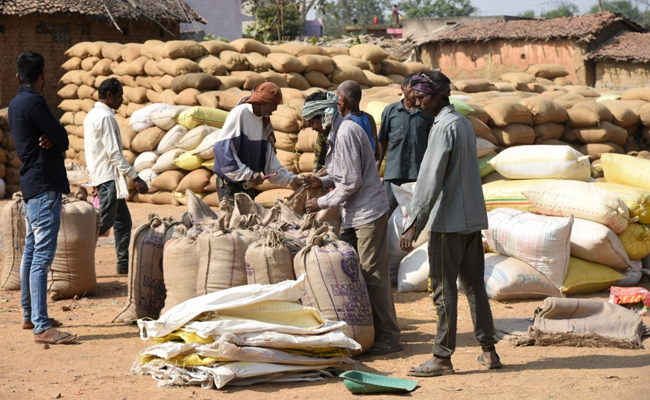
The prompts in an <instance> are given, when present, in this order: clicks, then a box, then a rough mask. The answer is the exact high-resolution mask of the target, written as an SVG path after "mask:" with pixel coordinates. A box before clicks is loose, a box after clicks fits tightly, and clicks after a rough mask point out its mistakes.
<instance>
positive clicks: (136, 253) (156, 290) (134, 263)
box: [113, 192, 178, 323]
mask: <svg viewBox="0 0 650 400" xmlns="http://www.w3.org/2000/svg"><path fill="white" fill-rule="evenodd" d="M159 193H160V192H159ZM159 193H156V194H155V195H154V196H157V195H158V194H159ZM177 224H178V223H177V222H176V221H174V220H172V219H170V218H164V219H161V218H160V217H158V216H157V215H156V214H153V213H152V214H149V222H148V223H146V224H144V225H141V226H140V227H139V228H138V229H136V231H135V233H134V234H133V239H132V241H131V246H130V248H129V253H130V257H131V260H130V262H129V293H128V296H127V298H128V302H127V304H126V306H125V307H124V309H123V310H122V311H121V312H120V313H119V314H118V315H117V316H116V317H115V319H113V322H124V323H130V322H133V321H134V320H136V319H139V318H146V317H149V318H153V319H158V317H159V316H160V310H161V309H162V308H163V306H164V305H165V280H164V276H163V271H162V265H163V249H164V247H165V243H167V241H168V240H169V239H170V237H171V235H172V233H173V228H174V226H176V225H177Z"/></svg>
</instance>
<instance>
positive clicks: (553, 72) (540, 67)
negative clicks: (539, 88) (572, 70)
mask: <svg viewBox="0 0 650 400" xmlns="http://www.w3.org/2000/svg"><path fill="white" fill-rule="evenodd" d="M527 72H528V73H529V74H532V75H534V76H539V77H541V78H546V79H555V78H560V77H564V76H567V75H569V71H567V70H566V69H565V68H564V67H563V66H561V65H559V64H534V65H531V66H530V67H528V71H527Z"/></svg>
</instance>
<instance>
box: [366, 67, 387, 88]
mask: <svg viewBox="0 0 650 400" xmlns="http://www.w3.org/2000/svg"><path fill="white" fill-rule="evenodd" d="M362 72H363V74H364V75H365V76H366V79H367V80H368V85H369V86H371V87H376V86H388V85H390V84H392V83H393V81H391V80H390V79H389V78H387V77H385V76H382V75H377V74H375V73H374V72H370V71H365V70H364V71H362Z"/></svg>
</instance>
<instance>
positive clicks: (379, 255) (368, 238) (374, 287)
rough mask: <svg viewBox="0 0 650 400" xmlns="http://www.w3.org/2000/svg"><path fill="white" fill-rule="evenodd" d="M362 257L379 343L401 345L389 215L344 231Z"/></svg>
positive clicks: (345, 239) (349, 242)
mask: <svg viewBox="0 0 650 400" xmlns="http://www.w3.org/2000/svg"><path fill="white" fill-rule="evenodd" d="M339 238H340V239H341V240H343V241H344V242H346V243H348V244H350V245H351V246H352V247H354V249H355V250H356V251H357V253H358V254H359V262H360V263H361V270H362V273H363V279H364V280H365V281H366V286H367V287H368V296H369V297H370V304H371V305H372V319H373V323H374V325H375V342H382V343H388V344H390V345H395V344H397V343H399V337H400V329H399V325H398V324H397V314H396V312H395V303H393V292H392V287H391V284H390V273H389V271H388V214H384V215H383V216H381V217H379V218H378V219H377V220H375V221H373V222H370V223H369V224H366V225H362V226H358V227H355V228H348V229H344V230H343V231H342V232H341V235H340V236H339Z"/></svg>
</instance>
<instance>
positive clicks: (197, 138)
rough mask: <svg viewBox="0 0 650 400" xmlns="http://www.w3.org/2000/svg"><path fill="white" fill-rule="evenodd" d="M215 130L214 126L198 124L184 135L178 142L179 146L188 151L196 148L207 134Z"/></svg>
mask: <svg viewBox="0 0 650 400" xmlns="http://www.w3.org/2000/svg"><path fill="white" fill-rule="evenodd" d="M213 130H214V128H213V127H210V126H207V125H201V126H197V127H196V128H194V129H192V130H191V131H189V132H187V134H186V135H185V136H183V139H182V140H181V141H180V142H178V147H179V148H181V149H183V150H187V151H189V150H194V149H196V148H197V147H198V146H199V145H200V144H201V142H202V141H203V139H205V137H206V136H208V135H209V134H210V133H212V131H213Z"/></svg>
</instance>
